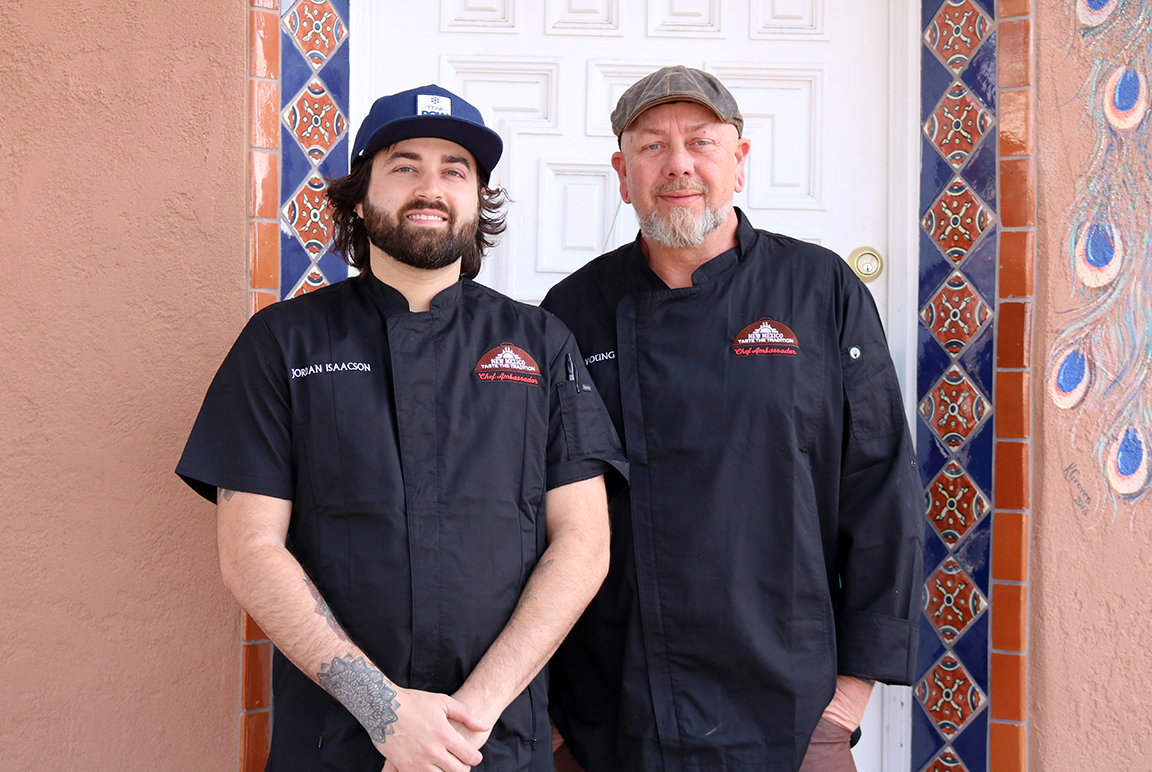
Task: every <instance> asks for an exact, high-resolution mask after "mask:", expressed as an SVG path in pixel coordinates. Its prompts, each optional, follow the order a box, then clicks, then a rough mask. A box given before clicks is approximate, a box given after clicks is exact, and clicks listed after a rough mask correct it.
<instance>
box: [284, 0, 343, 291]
mask: <svg viewBox="0 0 1152 772" xmlns="http://www.w3.org/2000/svg"><path fill="white" fill-rule="evenodd" d="M348 13H349V7H348V1H347V0H284V1H283V2H282V3H281V6H280V56H281V62H280V99H281V103H280V115H281V123H280V138H281V142H280V148H281V176H280V297H281V298H288V297H292V296H294V295H299V294H301V293H303V292H310V291H312V290H314V289H318V288H319V287H322V286H324V285H326V284H329V283H331V282H334V281H339V280H340V279H343V278H345V277H346V276H347V269H346V268H345V267H344V265H343V263H342V262H341V261H340V260H339V258H337V257H335V256H334V255H332V254H331V252H330V251H329V247H330V244H331V238H332V228H331V217H330V215H328V214H327V211H326V199H325V198H324V188H325V186H324V184H323V180H324V179H326V178H332V177H339V176H342V175H343V174H346V173H347V170H348V135H349V132H350V130H351V129H350V127H349V126H348V119H347V115H348V110H349V102H348V89H349V61H348V51H349V45H348V40H349V36H350V31H349V28H348V26H347V24H348Z"/></svg>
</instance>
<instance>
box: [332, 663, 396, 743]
mask: <svg viewBox="0 0 1152 772" xmlns="http://www.w3.org/2000/svg"><path fill="white" fill-rule="evenodd" d="M316 680H317V681H318V682H319V683H320V685H321V686H323V687H324V689H325V690H327V692H328V693H329V694H331V695H332V696H333V697H335V698H336V699H338V700H340V702H341V703H343V705H344V707H346V708H348V712H349V713H351V714H352V715H353V716H355V717H356V720H357V721H359V722H360V723H361V725H363V727H364V728H365V729H367V730H368V734H369V735H370V736H371V737H372V739H373V740H374V741H375V742H378V743H380V744H383V743H384V742H385V741H386V740H387V739H388V735H390V734H393V733H394V732H395V729H393V727H392V725H393V724H395V723H396V709H397V708H399V707H400V703H399V702H398V701H397V700H396V690H395V689H393V688H392V687H391V684H389V683H388V679H387V678H385V677H384V674H383V673H381V672H380V671H379V670H377V669H376V667H375V666H374V665H372V664H371V663H370V662H368V660H366V659H364V657H355V658H354V657H353V656H352V655H351V654H345V655H344V656H343V657H342V658H341V657H337V658H335V659H334V660H332V662H331V663H329V664H327V665H321V666H320V672H319V673H318V674H317V675H316Z"/></svg>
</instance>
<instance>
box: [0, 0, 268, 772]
mask: <svg viewBox="0 0 1152 772" xmlns="http://www.w3.org/2000/svg"><path fill="white" fill-rule="evenodd" d="M246 22H247V14H246V9H245V8H244V6H243V5H242V4H237V3H235V2H234V1H233V0H227V1H225V0H212V1H211V2H208V3H109V2H100V1H98V0H77V2H73V3H67V4H60V3H33V2H19V3H6V4H3V5H2V6H0V28H2V29H4V31H5V34H4V39H5V48H6V56H5V59H6V62H7V64H8V68H9V72H8V75H7V77H6V79H5V83H6V84H7V86H8V88H7V89H6V92H5V94H6V100H7V104H6V109H5V111H4V113H3V117H2V118H0V159H2V160H0V168H2V169H3V170H4V184H3V185H0V232H2V233H3V234H4V246H3V268H4V281H3V282H0V319H2V320H3V328H4V333H5V339H6V342H7V347H6V350H7V354H6V356H5V358H4V359H5V363H4V364H3V366H0V513H2V518H0V519H2V522H3V526H4V533H5V546H4V549H3V556H4V557H3V560H0V586H2V587H3V588H4V592H3V593H0V618H2V619H3V623H2V628H0V629H2V630H3V634H2V635H0V695H2V700H3V704H4V709H3V718H2V719H0V749H3V750H2V751H0V767H3V768H4V769H5V770H13V771H15V770H43V769H85V770H129V769H131V770H144V769H147V770H232V769H235V768H236V707H237V681H238V673H239V665H238V654H239V652H238V647H237V639H238V637H239V618H240V616H239V611H238V609H237V607H236V605H235V603H234V602H233V601H232V600H231V598H230V596H229V595H228V594H227V592H226V591H225V590H224V588H223V586H222V585H221V582H220V580H219V575H218V571H217V564H216V554H215V525H214V520H213V511H212V508H211V507H210V506H209V505H207V504H206V503H204V502H202V501H198V500H197V498H196V497H195V496H193V495H192V494H191V493H190V492H189V491H188V490H187V489H186V488H185V487H184V486H183V484H182V483H181V482H180V481H179V480H178V478H177V477H176V476H175V475H174V474H173V473H172V469H173V467H174V466H175V463H176V460H177V457H178V455H179V452H180V449H181V447H182V444H183V440H184V437H185V436H186V433H187V430H188V428H189V426H190V424H191V421H192V419H193V417H194V415H195V410H196V408H197V407H198V404H199V401H200V399H201V397H202V396H203V392H204V389H205V387H206V386H207V383H208V380H209V379H210V378H211V376H212V373H213V371H214V369H215V367H216V366H217V365H218V364H219V362H220V360H221V358H222V356H223V354H224V353H225V351H226V350H227V347H228V346H229V344H230V343H231V341H232V339H233V338H234V336H235V334H236V332H237V331H238V330H239V327H240V325H241V324H242V323H243V321H244V318H245V316H246V294H245V289H246V252H245V250H246V247H247V243H246V236H245V233H246V232H245V228H246V221H245V208H246V171H245V169H246V145H247V138H246V133H245V132H246V120H245V109H246V107H245V106H246V89H247V84H246V80H245V75H246V70H247V58H246V57H247V53H248V46H247V23H246Z"/></svg>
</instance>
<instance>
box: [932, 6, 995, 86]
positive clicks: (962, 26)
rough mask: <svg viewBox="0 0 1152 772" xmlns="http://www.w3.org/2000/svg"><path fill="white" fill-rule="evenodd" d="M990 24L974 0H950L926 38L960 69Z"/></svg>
mask: <svg viewBox="0 0 1152 772" xmlns="http://www.w3.org/2000/svg"><path fill="white" fill-rule="evenodd" d="M990 26H991V25H990V22H989V19H988V17H987V16H985V15H984V13H982V12H981V11H980V9H979V8H977V7H976V6H975V5H973V4H972V2H971V0H947V2H945V3H944V7H943V8H941V9H940V12H939V13H937V14H936V17H935V18H934V19H933V20H932V23H931V24H930V25H928V29H927V31H925V33H924V39H925V41H926V42H927V43H928V46H929V47H930V48H932V49H934V50H935V51H936V53H937V54H939V55H940V58H941V59H943V60H944V63H945V64H947V65H948V67H949V68H951V70H952V71H953V72H960V70H962V69H964V66H965V65H966V64H968V60H969V59H970V58H971V57H972V52H973V51H975V50H976V49H977V48H979V47H980V43H982V42H983V40H984V38H985V37H987V35H988V31H989V28H990Z"/></svg>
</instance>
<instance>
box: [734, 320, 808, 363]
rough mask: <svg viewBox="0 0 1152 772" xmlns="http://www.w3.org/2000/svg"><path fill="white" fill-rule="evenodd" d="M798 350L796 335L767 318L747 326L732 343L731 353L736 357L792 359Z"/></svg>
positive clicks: (798, 344)
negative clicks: (780, 357)
mask: <svg viewBox="0 0 1152 772" xmlns="http://www.w3.org/2000/svg"><path fill="white" fill-rule="evenodd" d="M799 348H800V343H799V342H798V341H797V340H796V333H794V332H792V330H790V329H789V328H788V327H787V326H786V325H784V324H781V323H780V322H778V321H776V320H775V319H770V318H768V317H764V318H762V319H760V320H759V321H756V322H753V323H752V324H750V325H748V326H747V327H745V328H744V329H743V330H741V331H740V334H738V335H737V336H736V339H735V340H733V341H732V351H733V353H735V354H736V356H738V357H748V356H789V357H794V356H796V351H797V349H799Z"/></svg>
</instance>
